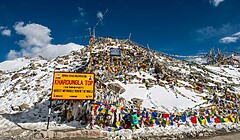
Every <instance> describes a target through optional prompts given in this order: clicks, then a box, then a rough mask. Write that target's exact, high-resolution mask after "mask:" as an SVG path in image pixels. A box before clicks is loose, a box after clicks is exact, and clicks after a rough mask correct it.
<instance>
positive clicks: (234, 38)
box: [219, 36, 238, 44]
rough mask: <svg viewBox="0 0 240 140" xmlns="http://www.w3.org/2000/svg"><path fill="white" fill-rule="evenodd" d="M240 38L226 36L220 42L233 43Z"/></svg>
mask: <svg viewBox="0 0 240 140" xmlns="http://www.w3.org/2000/svg"><path fill="white" fill-rule="evenodd" d="M237 40H238V37H230V36H228V37H224V38H222V39H220V41H219V42H220V43H225V44H228V43H233V42H237Z"/></svg>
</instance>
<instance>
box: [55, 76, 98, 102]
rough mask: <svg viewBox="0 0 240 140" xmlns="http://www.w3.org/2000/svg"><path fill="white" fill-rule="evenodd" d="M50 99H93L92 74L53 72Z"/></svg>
mask: <svg viewBox="0 0 240 140" xmlns="http://www.w3.org/2000/svg"><path fill="white" fill-rule="evenodd" d="M51 99H52V100H93V99H94V74H93V73H73V72H54V74H53V84H52V94H51Z"/></svg>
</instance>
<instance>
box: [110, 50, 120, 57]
mask: <svg viewBox="0 0 240 140" xmlns="http://www.w3.org/2000/svg"><path fill="white" fill-rule="evenodd" d="M110 55H111V56H121V51H120V48H110Z"/></svg>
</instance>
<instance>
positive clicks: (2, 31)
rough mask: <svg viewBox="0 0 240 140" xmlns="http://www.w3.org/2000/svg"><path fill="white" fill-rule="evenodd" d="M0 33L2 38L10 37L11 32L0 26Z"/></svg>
mask: <svg viewBox="0 0 240 140" xmlns="http://www.w3.org/2000/svg"><path fill="white" fill-rule="evenodd" d="M0 31H1V34H2V35H4V36H11V30H9V29H7V27H4V26H0Z"/></svg>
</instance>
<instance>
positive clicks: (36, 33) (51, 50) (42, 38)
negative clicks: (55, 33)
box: [8, 22, 83, 59]
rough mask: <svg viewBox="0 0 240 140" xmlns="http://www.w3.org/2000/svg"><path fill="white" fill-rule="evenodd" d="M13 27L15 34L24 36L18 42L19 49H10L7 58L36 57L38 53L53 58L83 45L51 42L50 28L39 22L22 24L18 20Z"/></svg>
mask: <svg viewBox="0 0 240 140" xmlns="http://www.w3.org/2000/svg"><path fill="white" fill-rule="evenodd" d="M14 28H15V30H16V32H17V34H20V35H23V36H25V38H24V39H23V40H20V41H19V42H18V44H19V45H20V47H21V50H20V51H15V50H11V51H10V52H9V53H8V59H14V58H18V57H22V56H28V57H36V56H39V55H40V56H42V57H44V58H46V59H54V58H56V57H57V56H60V55H64V54H68V53H69V52H71V51H73V50H78V49H80V48H82V47H83V46H80V45H77V44H74V43H68V44H57V45H55V44H51V40H52V37H50V35H51V34H50V33H51V30H50V29H49V28H47V27H45V26H42V25H40V24H35V23H30V24H26V25H24V23H23V22H18V23H16V24H15V26H14Z"/></svg>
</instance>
